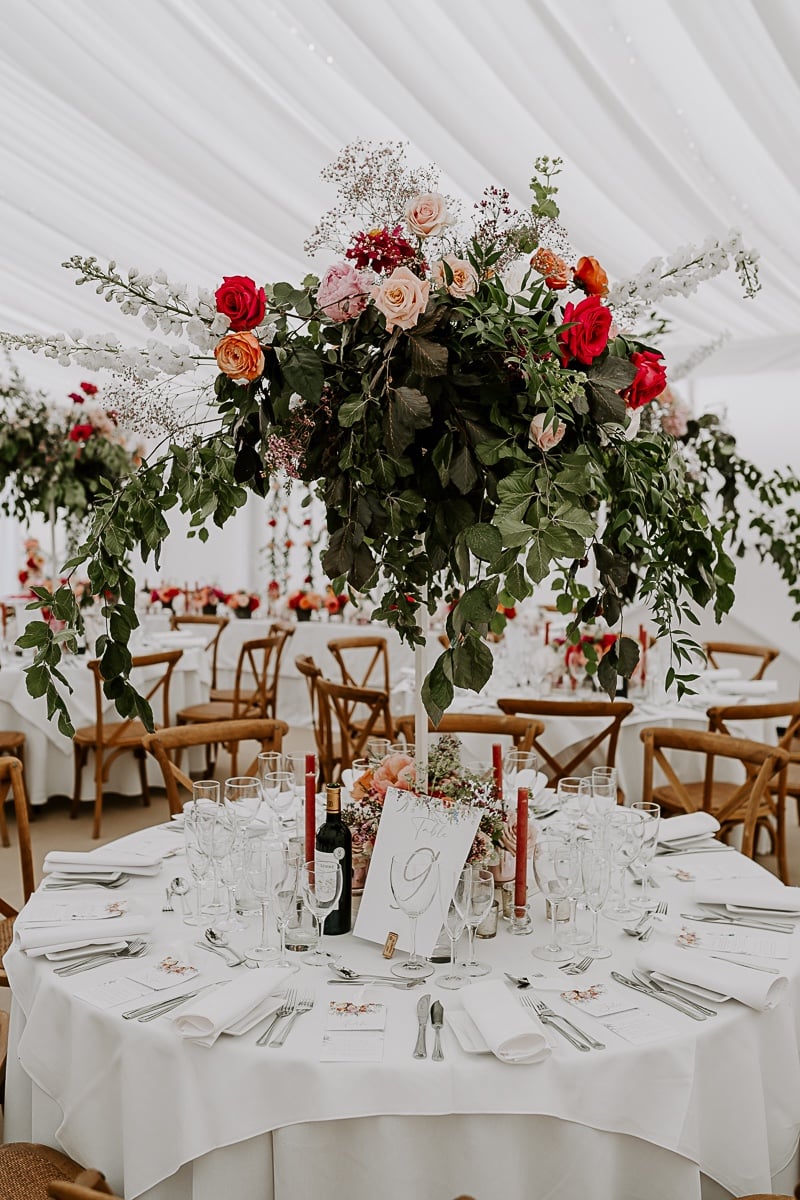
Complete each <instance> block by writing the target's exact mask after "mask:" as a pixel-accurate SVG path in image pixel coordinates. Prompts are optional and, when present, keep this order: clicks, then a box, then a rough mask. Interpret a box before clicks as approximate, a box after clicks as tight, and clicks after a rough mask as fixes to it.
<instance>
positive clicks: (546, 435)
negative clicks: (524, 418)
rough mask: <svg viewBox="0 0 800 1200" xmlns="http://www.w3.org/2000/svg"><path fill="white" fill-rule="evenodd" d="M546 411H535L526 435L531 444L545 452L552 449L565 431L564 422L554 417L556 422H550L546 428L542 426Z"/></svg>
mask: <svg viewBox="0 0 800 1200" xmlns="http://www.w3.org/2000/svg"><path fill="white" fill-rule="evenodd" d="M546 415H547V414H546V413H537V414H536V416H535V417H534V418H533V420H532V421H531V427H530V429H529V430H528V437H529V438H530V444H531V445H532V446H538V447H539V449H540V450H541V451H543V452H544V453H545V454H546V453H547V452H548V450H553V449H555V447H556V446H557V445H558V443H559V442H560V441H561V439H562V438H563V436H564V434H565V433H566V432H567V426H566V424H565V423H564V422H563V421H562V420H560V419H559V418H556V420H557V422H558V424H557V425H556V424H554V423H552V422H551V423H550V424H549V425H548V426H547V428H546V429H545V427H544V422H545V417H546Z"/></svg>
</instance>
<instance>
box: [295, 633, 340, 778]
mask: <svg viewBox="0 0 800 1200" xmlns="http://www.w3.org/2000/svg"><path fill="white" fill-rule="evenodd" d="M294 665H295V666H296V667H297V670H298V672H299V674H300V675H302V676H303V678H304V679H305V681H306V686H307V688H308V698H309V701H310V704H311V724H312V727H313V729H314V742H315V744H316V747H317V763H318V764H319V778H318V782H319V783H320V785H322V784H324V783H330V782H331V780H332V779H336V778H338V774H339V771H340V769H341V758H342V754H341V745H340V743H339V740H338V739H337V738H336V737H335V735H334V731H333V722H332V721H331V713H330V706H329V705H328V704H327V703H322V702H321V700H320V698H319V696H318V695H317V681H318V680H319V679H322V677H323V676H322V670H321V668H320V667H318V666H317V664H316V663H315V662H314V659H313V658H312V657H311V655H310V654H299V655H298V656H297V658H296V659H295V660H294Z"/></svg>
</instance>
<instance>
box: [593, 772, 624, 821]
mask: <svg viewBox="0 0 800 1200" xmlns="http://www.w3.org/2000/svg"><path fill="white" fill-rule="evenodd" d="M617 796H618V792H617V768H616V767H592V809H593V810H594V813H595V815H596V816H602V815H604V814H605V813H609V812H613V811H614V808H615V807H616V804H617Z"/></svg>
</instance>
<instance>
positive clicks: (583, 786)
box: [557, 775, 592, 826]
mask: <svg viewBox="0 0 800 1200" xmlns="http://www.w3.org/2000/svg"><path fill="white" fill-rule="evenodd" d="M557 798H558V806H559V808H560V809H561V811H562V812H563V813H564V814H565V816H567V817H568V818H569V819H570V821H572V822H573V823H574V824H575V825H577V826H580V825H582V824H585V822H586V814H587V812H588V811H589V805H590V804H591V802H592V781H591V779H583V778H580V777H579V776H577V775H565V776H564V778H563V779H559V781H558V788H557Z"/></svg>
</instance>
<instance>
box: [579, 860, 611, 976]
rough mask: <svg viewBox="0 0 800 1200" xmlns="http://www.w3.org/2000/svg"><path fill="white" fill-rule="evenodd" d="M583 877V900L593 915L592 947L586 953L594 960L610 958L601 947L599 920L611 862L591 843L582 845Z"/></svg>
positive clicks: (608, 953)
mask: <svg viewBox="0 0 800 1200" xmlns="http://www.w3.org/2000/svg"><path fill="white" fill-rule="evenodd" d="M581 876H582V878H583V898H584V900H585V901H586V907H587V908H588V909H589V912H590V913H591V914H592V938H591V945H590V946H588V947H587V950H586V953H587V954H590V955H591V957H592V958H610V957H611V951H610V950H609V949H608V947H607V946H601V945H600V943H599V941H598V936H597V919H598V915H599V913H600V909H601V908H602V907H603V905H604V903H605V900H606V896H607V895H608V887H609V884H610V882H611V860H610V859H609V858H608V856H607V855H606V854H603V853H602V852H601V851H600V850H599V849H598V848H597V847H596V846H593V845H592V844H591V842H583V843H582V845H581Z"/></svg>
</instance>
